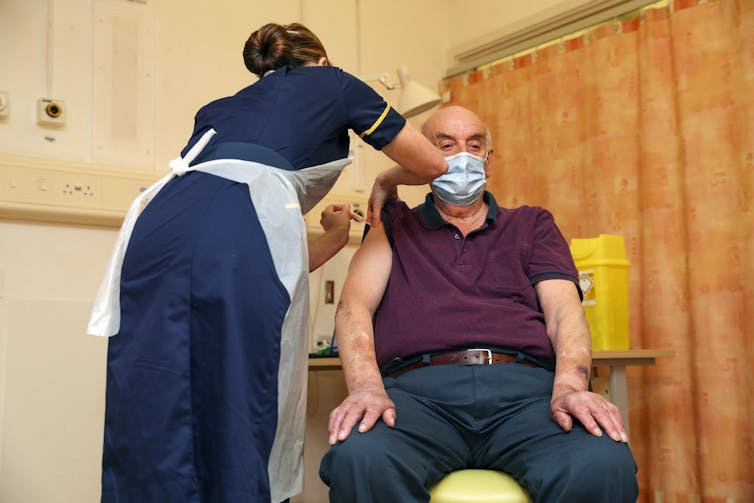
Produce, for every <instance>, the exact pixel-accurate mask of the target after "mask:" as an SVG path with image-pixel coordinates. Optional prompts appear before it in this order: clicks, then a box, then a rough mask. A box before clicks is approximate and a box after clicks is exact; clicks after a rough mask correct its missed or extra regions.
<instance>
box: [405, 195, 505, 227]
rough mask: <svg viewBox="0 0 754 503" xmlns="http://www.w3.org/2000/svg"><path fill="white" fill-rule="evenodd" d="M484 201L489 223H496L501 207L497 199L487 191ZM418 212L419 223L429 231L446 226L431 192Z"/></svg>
mask: <svg viewBox="0 0 754 503" xmlns="http://www.w3.org/2000/svg"><path fill="white" fill-rule="evenodd" d="M482 200H483V201H484V202H485V203H487V217H486V220H487V222H494V221H495V220H496V219H497V215H498V214H499V213H500V207H499V206H498V205H497V201H495V197H494V196H493V195H492V194H491V193H489V192H487V191H486V190H485V191H484V195H483V196H482ZM418 210H419V211H418V212H417V213H418V215H419V221H421V224H422V225H423V226H424V227H426V228H427V229H429V230H433V231H434V230H437V229H439V228H441V227H442V226H443V225H445V220H444V219H443V218H442V215H440V212H439V211H437V207H436V206H435V198H434V196H433V195H432V193H431V192H430V193H428V194H427V197H426V198H425V199H424V202H423V203H422V204H421V205H419V207H418Z"/></svg>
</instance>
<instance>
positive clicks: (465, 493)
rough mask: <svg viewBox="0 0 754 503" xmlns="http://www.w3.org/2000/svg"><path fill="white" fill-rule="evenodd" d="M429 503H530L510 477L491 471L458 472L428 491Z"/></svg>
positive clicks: (447, 476) (521, 489)
mask: <svg viewBox="0 0 754 503" xmlns="http://www.w3.org/2000/svg"><path fill="white" fill-rule="evenodd" d="M429 496H430V498H429V500H430V503H532V502H531V499H529V496H528V494H526V491H524V489H523V488H522V487H521V486H520V485H518V482H516V481H515V480H514V479H513V477H511V476H510V475H506V474H505V473H503V472H498V471H495V470H458V471H455V472H451V473H449V474H448V475H446V476H445V478H443V479H442V480H441V481H440V482H438V483H437V484H435V485H434V486H433V487H432V488H431V489H430V490H429Z"/></svg>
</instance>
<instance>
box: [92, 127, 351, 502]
mask: <svg viewBox="0 0 754 503" xmlns="http://www.w3.org/2000/svg"><path fill="white" fill-rule="evenodd" d="M214 134H215V130H213V129H212V130H209V131H207V132H206V133H205V134H204V136H202V137H201V138H200V139H199V141H198V142H197V143H196V144H195V145H194V146H193V147H192V148H191V149H190V150H189V152H188V153H187V154H186V156H185V157H184V158H178V159H174V160H173V161H171V162H170V168H171V172H170V173H169V174H168V175H166V176H165V177H163V178H161V179H160V180H158V181H157V182H155V183H154V184H153V185H152V186H150V187H149V188H148V189H146V190H145V191H144V192H143V193H142V194H140V195H139V197H137V198H136V199H135V200H134V202H133V203H132V204H131V207H130V208H129V210H128V213H127V214H126V218H125V219H124V221H123V225H122V227H121V230H120V234H119V235H118V238H117V240H116V243H115V248H114V250H113V254H112V256H111V258H110V262H109V265H108V268H107V271H106V273H105V276H104V278H103V279H102V283H101V284H100V288H99V291H98V293H97V297H96V299H95V303H94V307H93V308H92V315H91V318H90V321H89V326H88V328H87V333H89V334H90V335H98V336H107V337H110V336H113V335H115V334H117V333H118V331H119V329H120V279H121V269H122V267H123V258H124V256H125V253H126V248H127V247H128V242H129V240H130V238H131V233H132V232H133V228H134V225H135V224H136V220H137V218H138V216H139V213H140V212H141V211H142V210H143V208H144V207H145V206H146V205H147V204H149V201H150V200H152V198H154V196H155V195H156V194H157V193H158V192H159V191H160V190H161V189H162V188H163V187H164V186H165V185H166V184H167V183H168V182H169V181H170V180H172V179H173V178H174V177H176V176H180V175H182V174H184V173H186V172H188V171H201V172H204V173H209V174H212V175H216V176H220V177H222V178H226V179H228V180H233V181H235V182H239V183H245V184H247V185H248V186H249V196H250V198H251V201H252V202H253V204H254V207H255V209H256V211H257V216H258V218H259V222H260V224H261V226H262V229H263V230H264V233H265V237H266V239H267V243H268V245H269V247H270V253H271V255H272V260H273V262H274V264H275V269H276V271H277V274H278V277H279V279H280V281H281V283H282V284H283V286H284V287H285V289H286V290H287V292H288V295H289V297H290V301H291V303H290V306H289V307H288V312H287V313H286V316H285V319H284V321H283V326H282V332H281V341H280V365H279V370H278V427H277V431H276V432H275V440H274V442H273V445H272V452H271V454H270V461H269V465H268V471H269V476H270V490H271V498H272V501H274V502H277V501H282V500H285V499H286V498H289V497H291V496H294V495H296V494H298V493H300V492H301V491H302V490H303V485H304V466H303V461H304V458H303V449H304V427H305V423H306V378H307V366H308V365H307V357H308V346H309V344H308V338H309V259H308V249H307V243H306V225H305V223H304V219H303V216H302V215H303V214H304V213H306V212H307V211H309V210H310V209H311V208H312V207H314V205H316V204H317V202H319V200H320V199H322V197H324V196H325V195H326V194H327V192H328V191H329V190H330V189H331V188H332V186H333V184H334V183H335V181H336V180H337V179H338V176H339V175H340V173H341V171H342V170H343V168H344V167H345V166H347V165H348V164H350V162H351V159H339V160H337V161H332V162H329V163H326V164H320V165H318V166H312V167H310V168H305V169H301V170H298V171H286V170H283V169H279V168H275V167H272V166H267V165H264V164H260V163H257V162H253V161H244V160H239V159H216V160H212V161H206V162H203V163H200V164H197V165H195V166H191V167H189V164H191V162H192V161H193V160H194V159H195V158H196V157H197V156H198V155H199V154H200V153H201V151H202V150H203V149H204V147H205V146H206V145H207V143H208V142H209V141H210V139H211V138H212V136H214Z"/></svg>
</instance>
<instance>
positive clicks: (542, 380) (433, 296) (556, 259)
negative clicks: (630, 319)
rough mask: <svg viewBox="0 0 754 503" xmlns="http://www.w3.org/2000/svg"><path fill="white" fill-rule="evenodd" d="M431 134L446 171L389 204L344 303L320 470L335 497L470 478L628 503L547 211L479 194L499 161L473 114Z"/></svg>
mask: <svg viewBox="0 0 754 503" xmlns="http://www.w3.org/2000/svg"><path fill="white" fill-rule="evenodd" d="M424 134H425V135H426V136H427V137H428V138H429V139H430V140H431V141H432V142H434V143H435V145H436V146H437V147H438V148H439V149H440V150H442V151H443V152H446V155H447V156H450V157H447V158H446V159H447V160H448V166H449V170H448V173H446V174H445V175H443V176H442V177H440V178H438V179H437V180H435V181H434V182H433V183H432V186H431V187H432V193H431V194H429V195H427V198H426V201H425V202H424V203H423V204H422V205H420V206H417V207H416V208H413V209H409V208H408V207H407V206H406V204H405V203H403V202H400V201H397V200H392V201H389V202H388V204H386V206H385V209H384V211H383V212H382V225H380V226H378V227H376V228H374V229H372V231H371V232H370V233H369V234H368V235H367V237H366V239H365V241H364V243H363V245H362V247H361V248H360V249H359V251H358V252H357V253H356V255H355V256H354V258H353V261H352V263H351V266H350V270H349V274H348V278H347V280H346V283H345V285H344V287H343V293H342V296H341V300H340V304H339V305H338V309H337V314H336V333H337V338H338V343H339V350H340V356H341V359H342V361H343V370H344V372H345V378H346V383H347V386H348V393H349V394H348V397H347V398H346V399H345V400H344V401H343V403H342V404H341V405H340V406H338V407H337V408H336V409H335V410H334V411H333V412H332V413H331V414H330V425H329V431H330V444H331V445H332V447H331V448H330V450H329V451H328V452H327V454H326V455H325V457H324V458H323V460H322V464H321V467H320V476H321V477H322V480H323V481H324V482H325V483H326V484H328V485H329V486H330V501H333V502H347V503H355V502H372V501H379V502H386V503H409V502H414V501H428V497H429V496H428V493H427V489H428V488H429V487H431V486H432V485H433V484H435V483H436V482H438V481H439V480H440V479H442V478H443V477H444V476H445V475H446V474H448V473H449V472H451V471H454V470H460V469H464V468H487V469H493V470H501V471H503V472H506V473H508V474H509V475H511V476H513V477H514V478H515V479H516V480H518V482H519V483H520V484H521V485H522V486H523V487H525V488H526V490H527V491H528V492H529V494H530V496H531V498H532V500H533V501H535V502H537V503H541V502H556V501H557V502H567V503H598V502H604V503H619V502H633V501H636V498H637V495H638V488H637V482H636V465H635V463H634V459H633V456H632V454H631V451H630V449H629V447H628V444H627V443H626V442H627V437H626V433H625V430H624V427H623V422H622V420H621V416H620V412H619V411H618V409H617V407H615V406H614V405H613V404H611V403H610V402H608V401H607V400H605V399H604V398H603V397H602V396H601V395H598V394H595V393H591V392H589V391H588V385H589V370H590V368H591V339H590V335H589V327H588V325H587V323H586V319H585V317H584V312H583V309H582V307H581V304H580V299H579V296H580V290H579V288H578V279H577V272H576V269H575V267H574V264H573V260H572V258H571V255H570V252H569V249H568V245H567V243H566V241H565V239H564V238H563V236H562V235H561V233H560V231H559V230H558V228H557V227H556V226H555V223H554V221H553V218H552V216H551V215H550V213H549V212H547V211H546V210H544V209H542V208H537V207H529V206H523V207H520V208H516V209H506V208H500V207H499V206H498V205H497V203H496V202H495V199H494V198H493V197H492V194H490V193H489V192H485V191H484V185H485V180H486V176H488V175H489V173H490V171H491V169H492V164H493V160H494V154H493V151H492V149H491V148H490V135H489V132H488V130H487V128H486V127H485V125H484V124H483V123H482V121H481V120H480V119H479V117H477V116H476V115H475V114H474V113H472V112H470V111H469V110H466V109H464V108H460V107H449V108H445V109H443V110H440V111H439V112H437V113H435V114H434V115H433V116H432V117H431V118H430V119H429V120H428V121H427V124H426V125H425V127H424ZM385 176H386V179H389V177H390V174H389V172H388V173H387V174H386V175H385ZM380 419H381V420H380ZM603 432H605V433H606V435H604V434H603Z"/></svg>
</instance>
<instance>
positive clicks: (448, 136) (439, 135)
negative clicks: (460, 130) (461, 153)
mask: <svg viewBox="0 0 754 503" xmlns="http://www.w3.org/2000/svg"><path fill="white" fill-rule="evenodd" d="M435 139H436V140H452V139H453V135H451V134H448V133H443V132H442V131H439V132H437V133H435Z"/></svg>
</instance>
